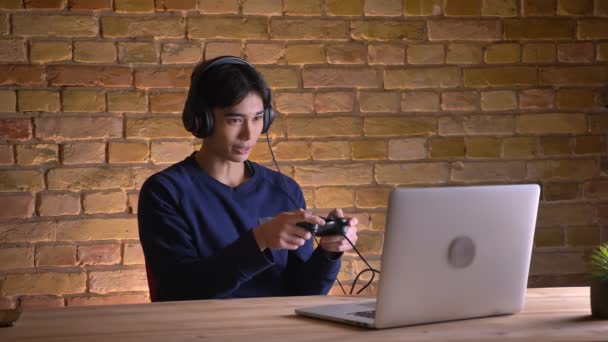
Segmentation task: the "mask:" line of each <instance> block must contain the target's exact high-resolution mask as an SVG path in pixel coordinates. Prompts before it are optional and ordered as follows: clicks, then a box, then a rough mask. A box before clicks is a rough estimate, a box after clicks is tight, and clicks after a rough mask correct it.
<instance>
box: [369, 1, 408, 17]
mask: <svg viewBox="0 0 608 342" xmlns="http://www.w3.org/2000/svg"><path fill="white" fill-rule="evenodd" d="M363 13H364V14H365V15H366V16H402V15H403V0H375V1H365V5H364V6H363Z"/></svg>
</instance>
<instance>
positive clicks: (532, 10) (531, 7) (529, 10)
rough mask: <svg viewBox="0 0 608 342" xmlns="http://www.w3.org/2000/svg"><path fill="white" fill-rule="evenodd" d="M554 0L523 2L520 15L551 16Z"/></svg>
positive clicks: (527, 0) (528, 0) (525, 0)
mask: <svg viewBox="0 0 608 342" xmlns="http://www.w3.org/2000/svg"><path fill="white" fill-rule="evenodd" d="M555 2H556V0H523V1H522V14H523V15H524V16H553V15H555V6H556V4H555Z"/></svg>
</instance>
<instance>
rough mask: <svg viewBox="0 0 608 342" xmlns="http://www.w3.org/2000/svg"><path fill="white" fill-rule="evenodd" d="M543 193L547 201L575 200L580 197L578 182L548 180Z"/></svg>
mask: <svg viewBox="0 0 608 342" xmlns="http://www.w3.org/2000/svg"><path fill="white" fill-rule="evenodd" d="M542 193H543V194H544V197H545V198H544V199H545V200H546V201H563V200H573V199H576V198H577V197H578V183H573V182H566V183H564V182H559V183H553V182H550V183H549V182H547V183H544V184H543V191H542Z"/></svg>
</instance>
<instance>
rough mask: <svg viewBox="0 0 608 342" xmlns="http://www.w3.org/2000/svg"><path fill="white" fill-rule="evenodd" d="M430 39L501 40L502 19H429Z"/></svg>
mask: <svg viewBox="0 0 608 342" xmlns="http://www.w3.org/2000/svg"><path fill="white" fill-rule="evenodd" d="M428 30H429V32H428V35H429V40H482V41H491V40H500V39H501V38H502V37H501V24H500V20H486V19H483V20H479V19H475V20H473V19H471V20H451V19H442V20H429V21H428Z"/></svg>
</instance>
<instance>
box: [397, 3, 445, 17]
mask: <svg viewBox="0 0 608 342" xmlns="http://www.w3.org/2000/svg"><path fill="white" fill-rule="evenodd" d="M441 6H442V1H441V0H405V15H412V16H414V15H422V16H427V15H440V14H441V13H442V12H443V10H442V8H441Z"/></svg>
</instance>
